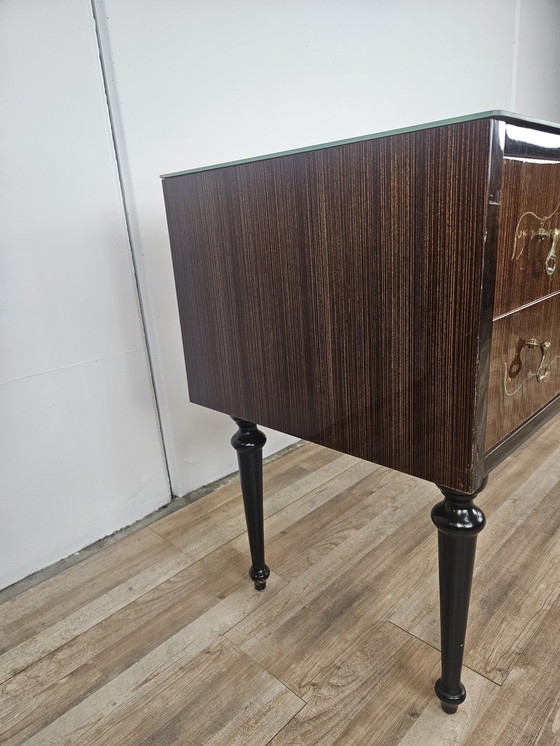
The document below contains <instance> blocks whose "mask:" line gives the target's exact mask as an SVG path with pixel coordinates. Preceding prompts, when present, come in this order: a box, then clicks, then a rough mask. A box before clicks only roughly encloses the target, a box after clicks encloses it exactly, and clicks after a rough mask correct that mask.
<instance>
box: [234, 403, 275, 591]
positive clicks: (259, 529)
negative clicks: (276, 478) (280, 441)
mask: <svg viewBox="0 0 560 746" xmlns="http://www.w3.org/2000/svg"><path fill="white" fill-rule="evenodd" d="M232 419H233V420H234V421H235V422H237V425H238V426H239V430H238V431H237V432H236V433H235V435H234V436H233V438H232V439H231V444H232V446H233V447H234V448H235V450H236V451H237V461H238V463H239V478H240V480H241V492H242V493H243V505H244V507H245V519H246V521H247V532H248V534H249V547H250V550H251V561H252V563H253V564H252V566H251V569H250V570H249V575H250V577H251V578H252V580H253V581H254V583H255V588H256V589H257V590H258V591H263V590H264V589H265V588H266V579H267V578H268V576H269V575H270V570H269V569H268V567H267V566H266V565H265V562H264V516H263V481H262V449H263V446H264V444H265V443H266V435H265V434H264V433H262V432H261V431H260V430H258V429H257V426H256V425H255V424H254V423H253V422H247V420H240V419H238V418H237V417H232Z"/></svg>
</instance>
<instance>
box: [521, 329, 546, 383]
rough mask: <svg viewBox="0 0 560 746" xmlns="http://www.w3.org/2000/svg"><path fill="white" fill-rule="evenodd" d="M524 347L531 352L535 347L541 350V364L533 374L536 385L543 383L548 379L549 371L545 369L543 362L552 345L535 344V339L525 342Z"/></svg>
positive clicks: (544, 343)
mask: <svg viewBox="0 0 560 746" xmlns="http://www.w3.org/2000/svg"><path fill="white" fill-rule="evenodd" d="M525 347H529V348H530V349H532V350H534V349H536V348H537V347H540V348H541V362H540V363H539V367H538V368H537V371H536V373H535V378H536V379H537V383H545V382H546V381H548V379H549V378H550V371H549V370H548V369H546V368H545V360H546V356H547V355H548V352H549V350H550V348H551V347H552V344H551V343H550V342H537V340H536V339H528V340H527V341H526V342H525Z"/></svg>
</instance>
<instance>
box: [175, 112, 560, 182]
mask: <svg viewBox="0 0 560 746" xmlns="http://www.w3.org/2000/svg"><path fill="white" fill-rule="evenodd" d="M474 119H503V120H507V121H508V122H512V123H514V124H515V123H516V122H518V123H524V124H533V125H539V126H544V127H552V128H554V129H557V130H558V129H560V125H558V124H554V123H553V122H546V121H544V120H542V119H533V118H531V117H526V116H523V115H522V114H513V113H512V112H510V111H503V110H501V109H495V110H493V111H483V112H479V113H478V114H467V115H466V116H462V117H453V118H451V119H440V120H438V121H435V122H425V123H423V124H415V125H412V126H409V127H400V128H398V129H393V130H385V131H383V132H376V133H375V134H372V135H360V136H358V137H349V138H347V139H345V140H334V141H333V142H323V143H319V144H317V145H308V146H304V147H301V148H294V149H293V150H281V151H279V152H277V153H268V154H266V155H257V156H254V157H251V158H241V159H240V160H237V161H227V162H225V163H216V164H213V165H210V166H200V167H198V168H189V169H186V170H185V171H174V172H172V173H169V174H162V175H161V178H162V179H169V178H172V177H174V176H182V175H183V174H195V173H199V172H200V171H211V170H213V169H215V168H226V167H227V166H237V165H238V164H241V163H254V162H255V161H264V160H267V159H269V158H279V157H281V156H283V155H294V154H295V153H306V152H309V151H311V150H321V149H322V148H332V147H335V146H336V145H347V144H348V143H352V142H363V141H364V140H375V139H376V138H379V137H389V136H390V135H400V134H403V133H404V132H415V131H418V130H424V129H430V128H431V127H442V126H444V125H447V124H458V123H459V122H470V121H473V120H474Z"/></svg>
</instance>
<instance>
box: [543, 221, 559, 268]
mask: <svg viewBox="0 0 560 746" xmlns="http://www.w3.org/2000/svg"><path fill="white" fill-rule="evenodd" d="M551 233H552V246H551V248H550V251H549V252H548V254H547V257H546V259H545V260H544V268H545V270H546V274H547V275H549V276H550V275H553V274H554V272H555V271H556V245H557V244H558V239H560V228H555V229H554V230H553V231H551Z"/></svg>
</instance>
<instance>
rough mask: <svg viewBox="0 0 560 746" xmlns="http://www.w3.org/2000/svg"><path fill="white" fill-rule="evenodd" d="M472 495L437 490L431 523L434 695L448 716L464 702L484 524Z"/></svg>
mask: <svg viewBox="0 0 560 746" xmlns="http://www.w3.org/2000/svg"><path fill="white" fill-rule="evenodd" d="M485 486H486V480H485V481H484V482H483V484H482V485H481V487H480V489H478V490H477V491H476V492H474V493H473V494H472V495H466V494H464V493H462V492H456V491H455V490H449V489H447V488H445V487H440V490H441V491H442V492H443V495H444V497H445V500H443V501H442V502H440V503H438V504H437V505H436V506H434V508H433V510H432V521H433V522H434V524H435V525H436V528H437V530H438V549H439V596H440V620H441V678H439V679H438V680H437V681H436V686H435V689H436V694H437V696H438V697H439V698H440V700H441V706H442V708H443V710H444V711H445V712H447V713H449V714H453V713H454V712H457V707H458V706H459V705H460V704H461V703H462V702H464V701H465V698H466V696H467V693H466V691H465V687H464V686H463V684H462V683H461V668H462V665H463V653H464V647H465V635H466V631H467V617H468V613H469V599H470V594H471V584H472V576H473V568H474V556H475V552H476V538H477V535H478V534H479V533H480V531H482V529H483V528H484V524H485V518H484V513H483V512H482V511H481V510H480V509H479V508H477V506H476V505H474V503H473V499H474V498H475V497H476V495H478V493H479V492H480V491H481V490H482V489H484V487H485Z"/></svg>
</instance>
